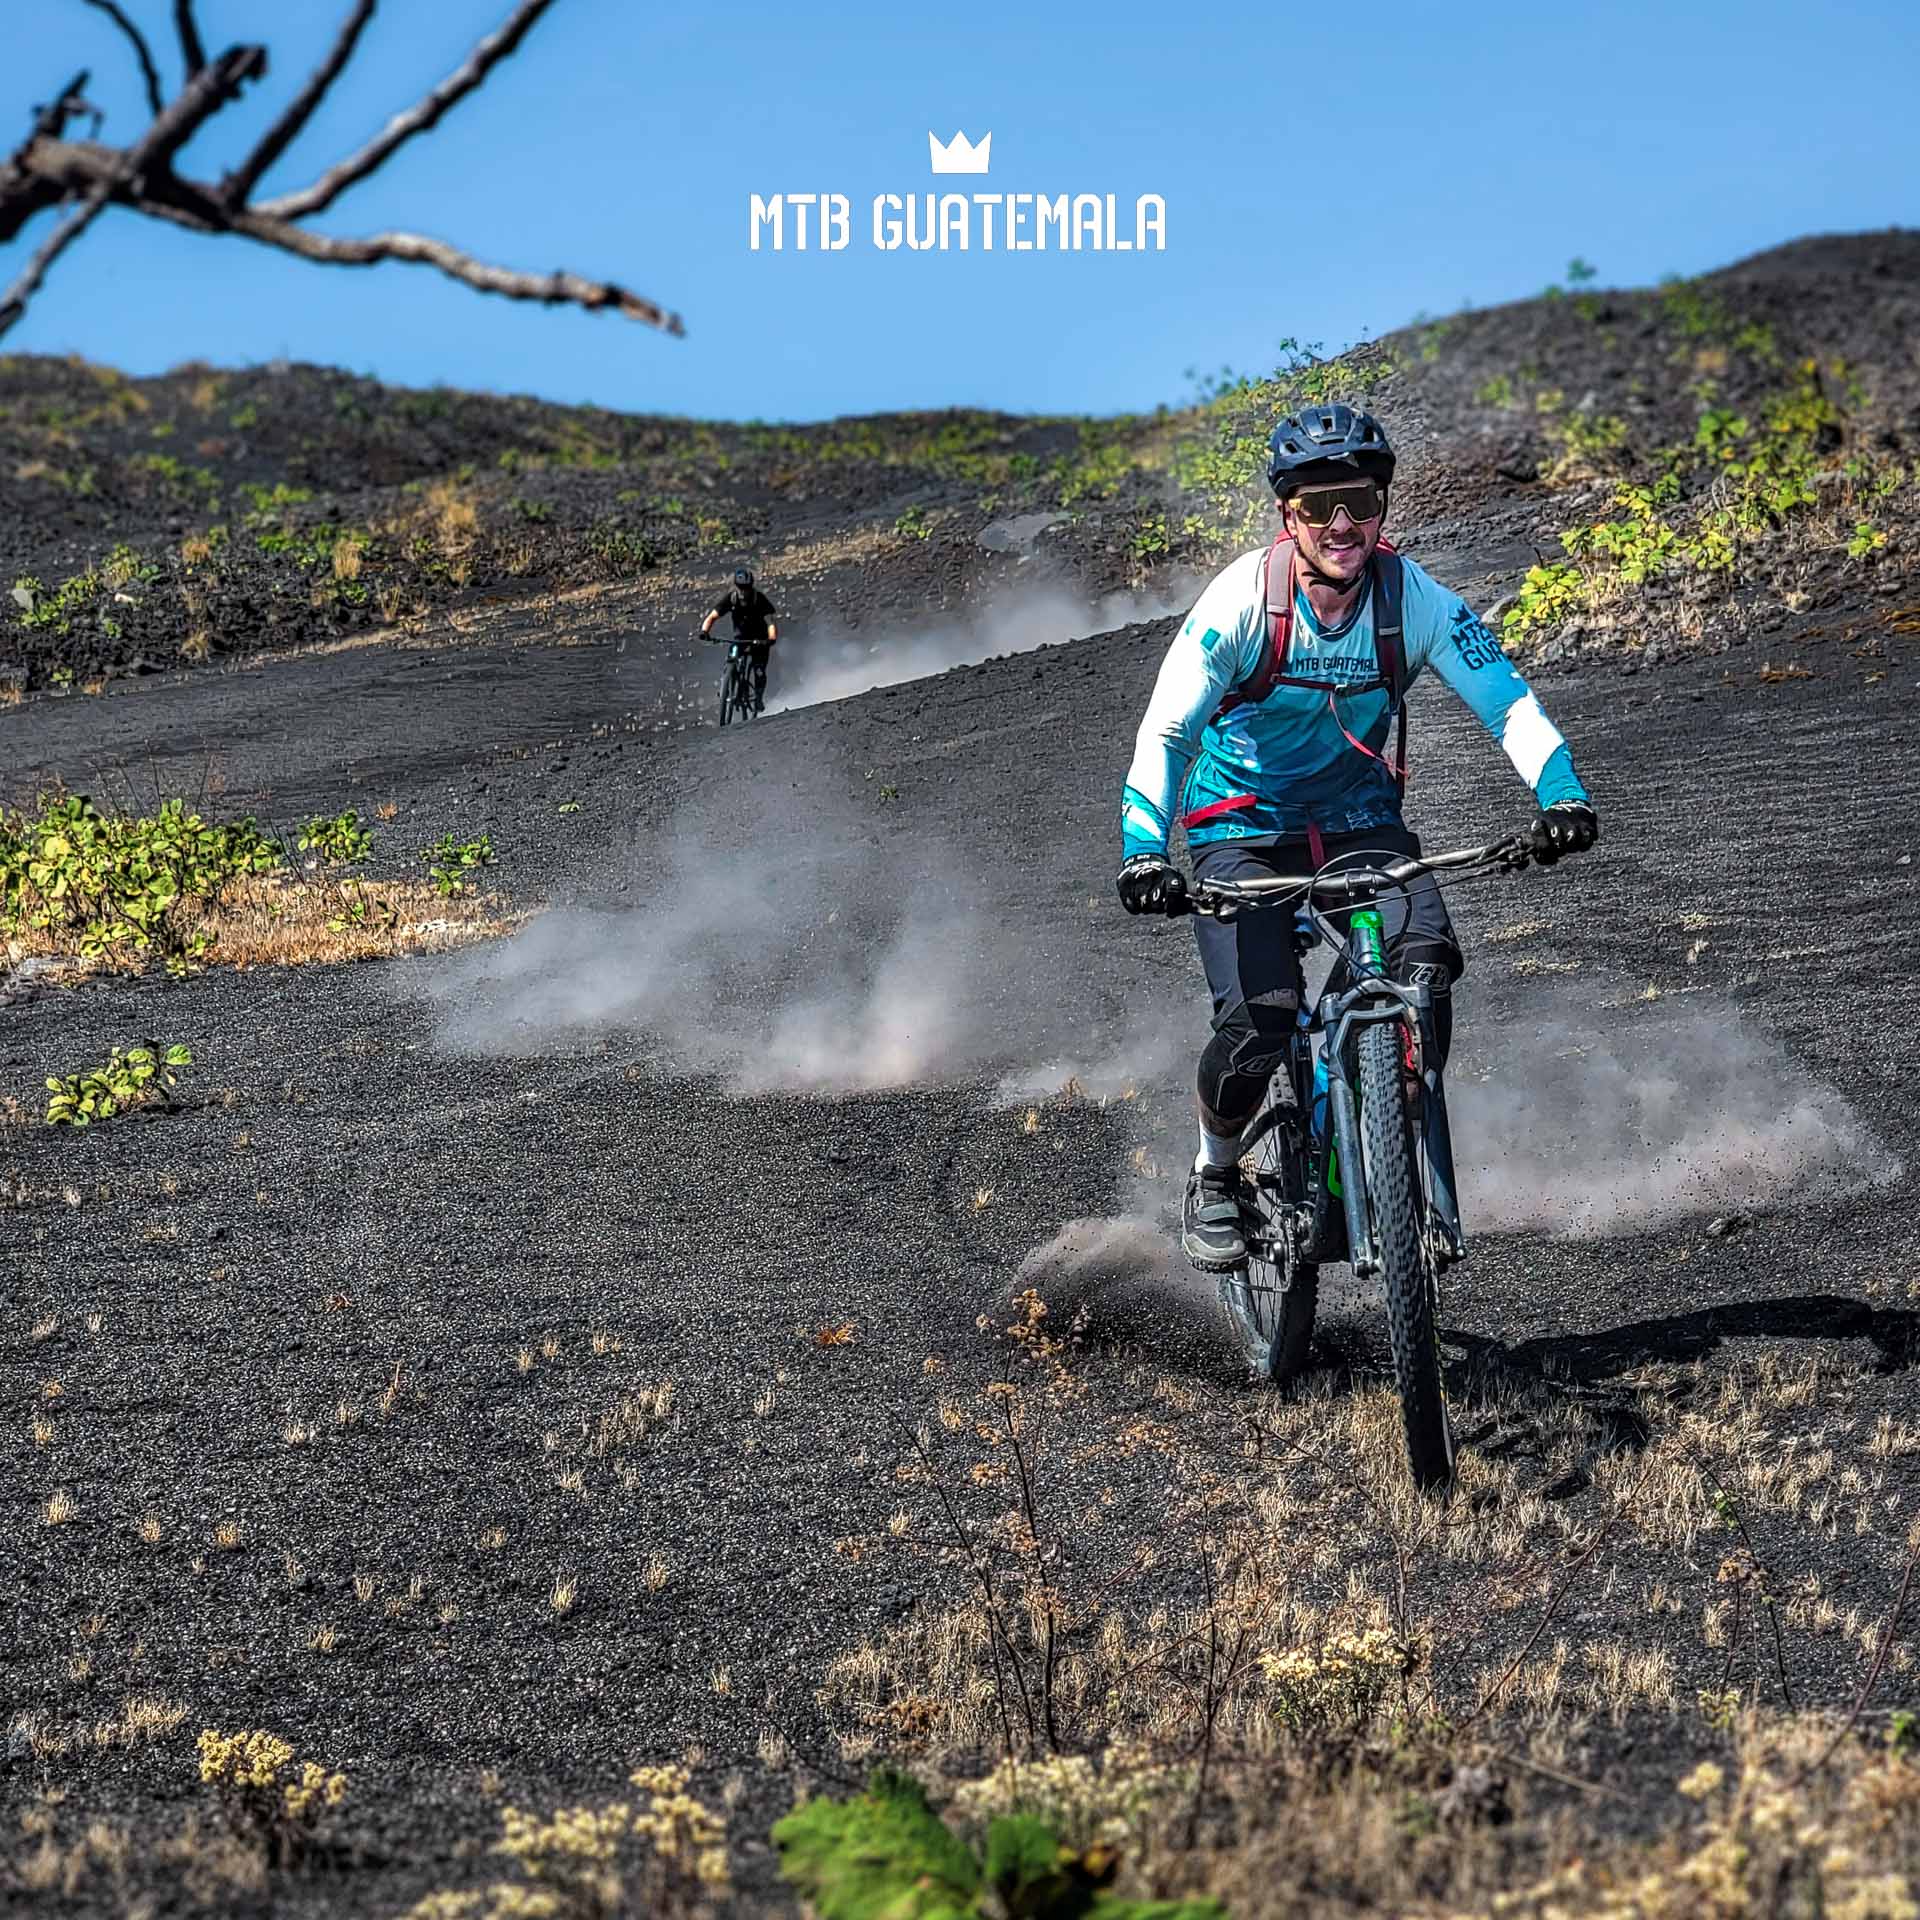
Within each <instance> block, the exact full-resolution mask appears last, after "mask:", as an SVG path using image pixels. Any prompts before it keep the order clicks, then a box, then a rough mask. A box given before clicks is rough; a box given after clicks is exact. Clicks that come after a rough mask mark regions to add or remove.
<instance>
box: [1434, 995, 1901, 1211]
mask: <svg viewBox="0 0 1920 1920" xmlns="http://www.w3.org/2000/svg"><path fill="white" fill-rule="evenodd" d="M1508 1031H1509V1033H1511V1034H1512V1035H1513V1036H1514V1041H1513V1044H1511V1045H1510V1046H1508V1047H1506V1048H1504V1049H1503V1051H1502V1053H1501V1056H1500V1057H1499V1058H1498V1059H1497V1060H1496V1061H1495V1062H1494V1063H1493V1066H1492V1069H1491V1071H1489V1072H1488V1073H1487V1074H1486V1076H1485V1078H1476V1077H1474V1076H1473V1075H1472V1073H1471V1072H1470V1070H1469V1068H1468V1065H1467V1063H1466V1062H1465V1061H1464V1060H1462V1059H1461V1058H1460V1057H1459V1055H1458V1054H1456V1058H1455V1061H1454V1065H1453V1066H1452V1067H1451V1068H1450V1069H1449V1071H1448V1075H1447V1103H1448V1112H1449V1115H1450V1117H1451V1119H1452V1122H1453V1143H1454V1159H1455V1162H1456V1166H1457V1171H1458V1173H1459V1176H1460V1186H1461V1205H1462V1210H1463V1213H1464V1216H1465V1220H1466V1226H1467V1232H1468V1235H1469V1237H1471V1236H1472V1234H1473V1233H1474V1232H1475V1231H1480V1230H1486V1229H1489V1228H1491V1229H1494V1230H1509V1231H1522V1230H1533V1231H1539V1232H1545V1233H1549V1234H1553V1235H1557V1236H1565V1235H1578V1236H1595V1237H1597V1236H1601V1235H1607V1234H1612V1233H1618V1232H1627V1231H1631V1230H1633V1229H1635V1228H1638V1227H1644V1226H1649V1225H1654V1224H1657V1223H1659V1222H1663V1221H1667V1220H1673V1219H1677V1218H1680V1217H1682V1216H1685V1215H1689V1214H1705V1213H1725V1212H1729V1211H1737V1210H1740V1209H1747V1208H1759V1207H1764V1206H1767V1205H1770V1204H1775V1205H1777V1204H1782V1203H1787V1202H1791V1201H1793V1200H1796V1199H1799V1200H1806V1199H1808V1198H1811V1197H1813V1196H1814V1195H1816V1194H1831V1193H1834V1192H1849V1191H1854V1190H1857V1189H1859V1188H1861V1187H1864V1186H1868V1185H1874V1184H1883V1183H1885V1182H1887V1181H1889V1180H1892V1179H1893V1178H1895V1177H1896V1176H1897V1174H1898V1173H1899V1171H1900V1163H1899V1161H1898V1160H1897V1159H1896V1158H1895V1156H1894V1155H1893V1154H1891V1153H1890V1152H1889V1151H1888V1150H1887V1149H1886V1148H1885V1147H1883V1146H1882V1145H1881V1144H1880V1143H1879V1141H1877V1140H1876V1139H1875V1138H1874V1136H1873V1133H1872V1131H1871V1130H1870V1129H1869V1128H1868V1127H1867V1125H1866V1123H1865V1122H1864V1121H1863V1120H1862V1119H1861V1118H1860V1116H1859V1115H1858V1114H1857V1113H1856V1112H1855V1111H1854V1110H1853V1108H1852V1107H1850V1106H1849V1105H1848V1104H1847V1102H1846V1101H1845V1100H1843V1099H1842V1098H1841V1097H1840V1095H1839V1094H1837V1093H1835V1092H1833V1091H1832V1090H1831V1089H1828V1088H1825V1087H1822V1086H1819V1085H1818V1084H1816V1083H1815V1082H1813V1081H1812V1080H1810V1079H1809V1078H1808V1077H1807V1075H1806V1074H1805V1073H1804V1072H1803V1071H1802V1070H1801V1069H1800V1068H1798V1067H1797V1066H1796V1065H1795V1064H1794V1062H1793V1061H1792V1059H1791V1058H1790V1057H1789V1056H1788V1054H1787V1052H1786V1051H1785V1049H1784V1048H1783V1047H1781V1046H1780V1045H1779V1044H1778V1043H1776V1042H1774V1041H1772V1040H1770V1039H1767V1038H1765V1037H1763V1036H1761V1035H1759V1034H1756V1033H1755V1032H1753V1031H1752V1030H1751V1029H1750V1028H1748V1027H1747V1026H1745V1025H1743V1024H1742V1023H1741V1022H1740V1021H1739V1020H1738V1019H1737V1018H1736V1017H1735V1016H1733V1015H1732V1014H1731V1013H1721V1014H1718V1015H1711V1014H1704V1013H1695V1014H1689V1015H1686V1016H1683V1017H1680V1018H1658V1019H1649V1020H1647V1021H1645V1022H1644V1023H1641V1024H1637V1025H1634V1026H1631V1027H1628V1028H1625V1029H1616V1030H1613V1031H1610V1032H1606V1033H1601V1032H1598V1031H1581V1030H1577V1029H1574V1028H1571V1027H1567V1026H1564V1025H1558V1024H1550V1025H1543V1026H1540V1027H1537V1028H1525V1029H1523V1028H1522V1027H1520V1026H1513V1027H1510V1028H1509V1029H1508ZM1523 1035H1524V1037H1523Z"/></svg>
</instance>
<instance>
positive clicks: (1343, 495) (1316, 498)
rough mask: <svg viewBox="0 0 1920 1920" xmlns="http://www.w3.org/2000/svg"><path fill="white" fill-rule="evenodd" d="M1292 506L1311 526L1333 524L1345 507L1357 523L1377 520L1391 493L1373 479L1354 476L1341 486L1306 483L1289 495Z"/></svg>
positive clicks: (1350, 517)
mask: <svg viewBox="0 0 1920 1920" xmlns="http://www.w3.org/2000/svg"><path fill="white" fill-rule="evenodd" d="M1287 505H1288V506H1290V507H1292V508H1293V509H1294V511H1295V512H1296V513H1298V514H1299V516H1300V518H1301V519H1302V520H1304V521H1305V522H1306V523H1307V525H1308V526H1310V527H1329V526H1331V525H1332V524H1333V516H1334V515H1335V514H1336V513H1338V512H1339V511H1340V509H1341V508H1342V507H1345V508H1346V510H1347V517H1348V518H1349V519H1350V520H1352V521H1353V522H1354V524H1355V525H1356V526H1358V525H1360V524H1361V523H1362V522H1364V521H1368V520H1377V519H1378V518H1379V517H1380V515H1381V514H1383V513H1384V512H1385V511H1386V508H1387V496H1386V495H1385V494H1384V493H1382V492H1381V491H1380V489H1379V487H1378V486H1376V485H1375V484H1374V482H1373V481H1371V480H1354V481H1350V482H1348V483H1347V484H1346V485H1344V486H1338V487H1302V488H1301V490H1300V491H1299V492H1298V493H1296V494H1292V495H1290V496H1289V497H1288V500H1287Z"/></svg>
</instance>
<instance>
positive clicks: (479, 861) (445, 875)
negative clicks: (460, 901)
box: [427, 833, 493, 900]
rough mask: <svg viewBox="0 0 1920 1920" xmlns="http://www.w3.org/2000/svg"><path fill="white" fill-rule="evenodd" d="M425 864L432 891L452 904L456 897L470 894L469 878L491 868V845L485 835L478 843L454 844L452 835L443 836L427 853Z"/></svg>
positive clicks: (454, 840)
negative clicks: (482, 869) (431, 882)
mask: <svg viewBox="0 0 1920 1920" xmlns="http://www.w3.org/2000/svg"><path fill="white" fill-rule="evenodd" d="M427 861H428V866H427V871H428V873H429V874H430V875H432V877H433V884H434V886H435V888H436V889H437V890H438V892H439V893H440V896H441V897H442V898H443V899H446V900H451V899H452V898H454V896H455V895H456V894H462V893H471V892H472V891H473V885H472V882H471V881H470V880H469V879H468V877H467V876H468V875H469V874H473V873H477V872H478V871H479V870H480V869H481V868H482V867H490V866H492V865H493V841H492V839H491V838H490V837H489V836H488V835H486V834H484V833H483V834H482V835H481V836H480V837H479V839H477V840H456V839H455V838H454V837H453V835H452V834H450V833H443V834H442V835H441V836H440V838H439V839H438V840H436V841H435V842H434V843H433V845H432V846H431V847H429V848H428V849H427Z"/></svg>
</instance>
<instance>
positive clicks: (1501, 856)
mask: <svg viewBox="0 0 1920 1920" xmlns="http://www.w3.org/2000/svg"><path fill="white" fill-rule="evenodd" d="M1533 858H1534V849H1533V839H1532V836H1531V835H1530V834H1525V833H1515V834H1509V835H1508V836H1507V838H1506V839H1504V840H1495V841H1493V842H1491V843H1490V844H1489V845H1487V846H1484V847H1461V848H1458V849H1457V850H1455V851H1454V852H1452V853H1431V854H1426V855H1423V856H1422V857H1421V858H1419V859H1417V860H1416V859H1407V860H1395V861H1393V862H1392V863H1391V864H1389V865H1387V866H1384V867H1346V868H1343V869H1342V870H1341V871H1340V872H1339V873H1319V874H1314V873H1298V874H1288V873H1280V874H1270V875H1267V876H1265V877H1263V878H1261V879H1258V880H1196V881H1194V882H1193V884H1192V886H1191V887H1190V888H1189V889H1188V892H1187V902H1188V907H1189V910H1190V911H1192V912H1194V913H1208V914H1213V915H1214V916H1216V917H1219V916H1220V913H1221V910H1222V909H1223V908H1226V909H1234V908H1239V907H1275V906H1280V905H1283V904H1285V903H1287V902H1288V901H1297V902H1300V903H1305V902H1306V901H1309V900H1311V901H1313V902H1315V903H1316V904H1324V905H1328V906H1350V905H1352V904H1353V903H1354V902H1355V901H1358V900H1363V899H1371V898H1372V897H1373V896H1374V895H1375V894H1379V893H1385V892H1386V891H1387V890H1388V889H1389V888H1390V887H1403V886H1405V885H1406V883H1407V882H1408V881H1409V880H1417V879H1419V877H1420V876H1421V875H1422V874H1424V873H1446V872H1458V871H1460V870H1461V869H1463V868H1469V867H1502V868H1506V869H1507V870H1509V871H1518V870H1519V869H1520V868H1522V867H1524V866H1526V865H1527V864H1528V863H1529V862H1530V861H1531V860H1532V859H1533Z"/></svg>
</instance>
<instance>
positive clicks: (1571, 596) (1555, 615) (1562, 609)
mask: <svg viewBox="0 0 1920 1920" xmlns="http://www.w3.org/2000/svg"><path fill="white" fill-rule="evenodd" d="M1585 599H1586V586H1585V582H1583V581H1582V579H1581V578H1580V569H1579V568H1578V567H1575V566H1570V565H1569V564H1568V563H1567V562H1566V561H1564V560H1543V561H1542V562H1541V563H1540V564H1539V565H1538V566H1534V567H1529V568H1528V569H1527V577H1526V578H1525V579H1524V580H1522V581H1521V583H1520V586H1519V589H1518V591H1517V592H1516V593H1515V594H1514V600H1513V605H1512V606H1510V607H1509V608H1508V609H1507V610H1506V612H1505V613H1504V614H1503V615H1502V616H1501V620H1500V630H1501V632H1502V633H1505V634H1511V635H1515V636H1518V635H1521V634H1526V633H1532V632H1534V631H1535V630H1536V629H1538V628H1541V627H1550V626H1553V625H1555V624H1556V623H1557V622H1558V621H1559V620H1561V619H1562V618H1563V617H1564V616H1565V615H1566V614H1569V613H1571V612H1572V611H1573V610H1574V609H1575V608H1576V607H1578V606H1580V605H1582V604H1583V603H1584V602H1585Z"/></svg>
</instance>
